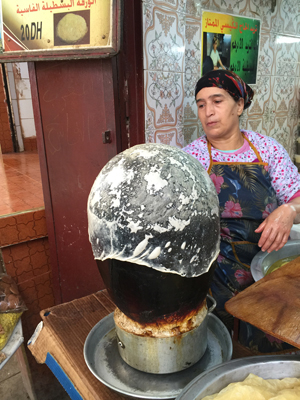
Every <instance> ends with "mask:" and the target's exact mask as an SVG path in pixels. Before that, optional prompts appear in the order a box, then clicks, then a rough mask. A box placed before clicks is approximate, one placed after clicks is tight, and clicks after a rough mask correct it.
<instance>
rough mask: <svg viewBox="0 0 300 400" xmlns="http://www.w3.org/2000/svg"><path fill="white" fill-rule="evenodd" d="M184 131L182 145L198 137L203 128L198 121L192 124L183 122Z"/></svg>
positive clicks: (201, 133)
mask: <svg viewBox="0 0 300 400" xmlns="http://www.w3.org/2000/svg"><path fill="white" fill-rule="evenodd" d="M183 132H184V146H186V145H188V144H189V143H191V142H193V141H194V140H196V139H197V138H198V137H200V136H202V135H203V130H202V126H201V124H200V122H197V123H194V124H185V125H184V128H183Z"/></svg>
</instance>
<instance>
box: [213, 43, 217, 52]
mask: <svg viewBox="0 0 300 400" xmlns="http://www.w3.org/2000/svg"><path fill="white" fill-rule="evenodd" d="M213 48H214V51H216V50H217V43H213Z"/></svg>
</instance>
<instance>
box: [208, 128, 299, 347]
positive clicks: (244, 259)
mask: <svg viewBox="0 0 300 400" xmlns="http://www.w3.org/2000/svg"><path fill="white" fill-rule="evenodd" d="M244 138H245V139H246V140H247V141H248V142H249V145H250V147H251V148H252V150H253V151H254V152H255V154H256V157H257V160H256V161H255V162H234V163H226V162H216V161H213V159H212V156H211V144H210V143H209V142H208V152H209V156H210V166H209V169H208V171H207V172H208V174H209V175H210V178H211V179H212V181H213V182H214V185H215V187H216V190H217V194H218V197H219V203H220V216H221V243H220V254H219V257H218V266H217V268H216V271H215V274H214V279H213V282H212V285H211V291H212V295H213V296H214V298H215V299H216V301H217V308H216V312H217V313H218V315H219V317H220V318H221V319H222V320H223V322H224V323H225V324H226V325H227V326H228V327H229V329H233V317H232V316H230V315H229V314H228V313H226V311H225V309H224V305H225V302H226V301H227V300H229V299H230V298H231V297H233V296H235V295H236V294H237V293H239V292H240V291H242V290H243V289H245V288H246V287H248V286H250V285H251V284H252V283H253V282H254V281H253V278H252V275H251V272H250V264H251V260H252V259H253V257H254V256H255V255H256V254H257V253H258V252H259V251H260V248H259V247H258V241H259V238H260V233H255V230H256V229H257V228H258V226H259V225H260V224H261V223H262V222H263V220H264V219H265V218H266V217H267V216H268V215H269V214H270V213H271V212H272V211H273V210H275V209H276V208H277V207H278V202H277V198H276V193H275V190H274V188H273V186H272V184H271V178H270V175H269V173H268V163H266V162H263V161H262V158H261V156H260V154H259V152H258V151H257V150H256V148H255V147H254V145H253V144H252V143H251V142H250V141H249V140H248V139H247V138H246V137H245V136H244ZM238 337H239V341H240V343H241V344H242V345H244V346H246V347H249V348H251V349H252V350H254V351H257V352H263V353H269V352H274V351H276V352H280V351H286V350H288V349H291V346H290V345H289V344H287V343H284V342H281V341H279V340H277V339H275V338H273V337H271V336H269V335H266V334H264V333H263V332H262V331H260V330H258V329H257V328H255V327H253V326H252V325H250V324H247V323H244V322H242V321H240V324H239V334H238Z"/></svg>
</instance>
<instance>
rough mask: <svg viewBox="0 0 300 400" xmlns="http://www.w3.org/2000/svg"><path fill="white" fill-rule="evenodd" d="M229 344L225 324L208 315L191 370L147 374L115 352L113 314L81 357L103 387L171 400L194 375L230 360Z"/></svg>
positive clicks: (96, 330)
mask: <svg viewBox="0 0 300 400" xmlns="http://www.w3.org/2000/svg"><path fill="white" fill-rule="evenodd" d="M231 356H232V342H231V338H230V335H229V333H228V330H227V329H226V327H225V325H224V324H223V323H222V322H221V321H220V320H219V319H218V318H217V317H216V316H215V315H213V314H209V315H208V345H207V350H206V352H205V354H204V356H203V357H202V358H201V359H200V360H199V361H198V362H197V363H196V364H195V365H193V366H192V367H190V368H188V369H186V370H183V371H180V372H175V373H172V374H149V373H146V372H141V371H138V370H136V369H134V368H132V367H130V366H129V365H128V364H126V363H125V362H124V361H123V360H122V358H121V356H120V355H119V351H118V344H117V338H116V330H115V324H114V320H113V314H109V315H108V316H107V317H105V318H103V319H102V320H101V321H100V322H98V324H97V325H95V326H94V328H93V329H92V330H91V331H90V333H89V334H88V336H87V338H86V341H85V344H84V358H85V362H86V364H87V366H88V368H89V369H90V371H91V372H92V373H93V374H94V375H95V377H96V378H97V379H99V380H100V381H101V382H102V383H104V385H106V386H108V387H109V388H111V389H113V390H115V391H116V392H119V393H121V394H123V395H126V396H129V397H134V398H138V399H149V400H150V399H151V400H160V399H174V398H175V397H176V396H178V394H179V393H180V392H181V391H182V389H183V388H184V387H185V386H186V385H187V384H188V383H189V382H190V381H191V380H192V379H194V378H195V377H196V376H198V375H199V374H201V373H202V372H203V371H206V370H207V369H209V368H212V367H214V366H215V365H217V364H220V363H223V362H225V361H228V360H230V359H231Z"/></svg>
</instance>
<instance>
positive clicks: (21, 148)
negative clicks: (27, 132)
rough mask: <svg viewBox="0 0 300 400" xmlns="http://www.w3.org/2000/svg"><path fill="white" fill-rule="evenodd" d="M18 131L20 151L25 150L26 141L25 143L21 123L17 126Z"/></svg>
mask: <svg viewBox="0 0 300 400" xmlns="http://www.w3.org/2000/svg"><path fill="white" fill-rule="evenodd" d="M16 131H17V139H18V144H19V148H20V151H24V143H23V137H22V133H21V127H20V125H18V126H16Z"/></svg>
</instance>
